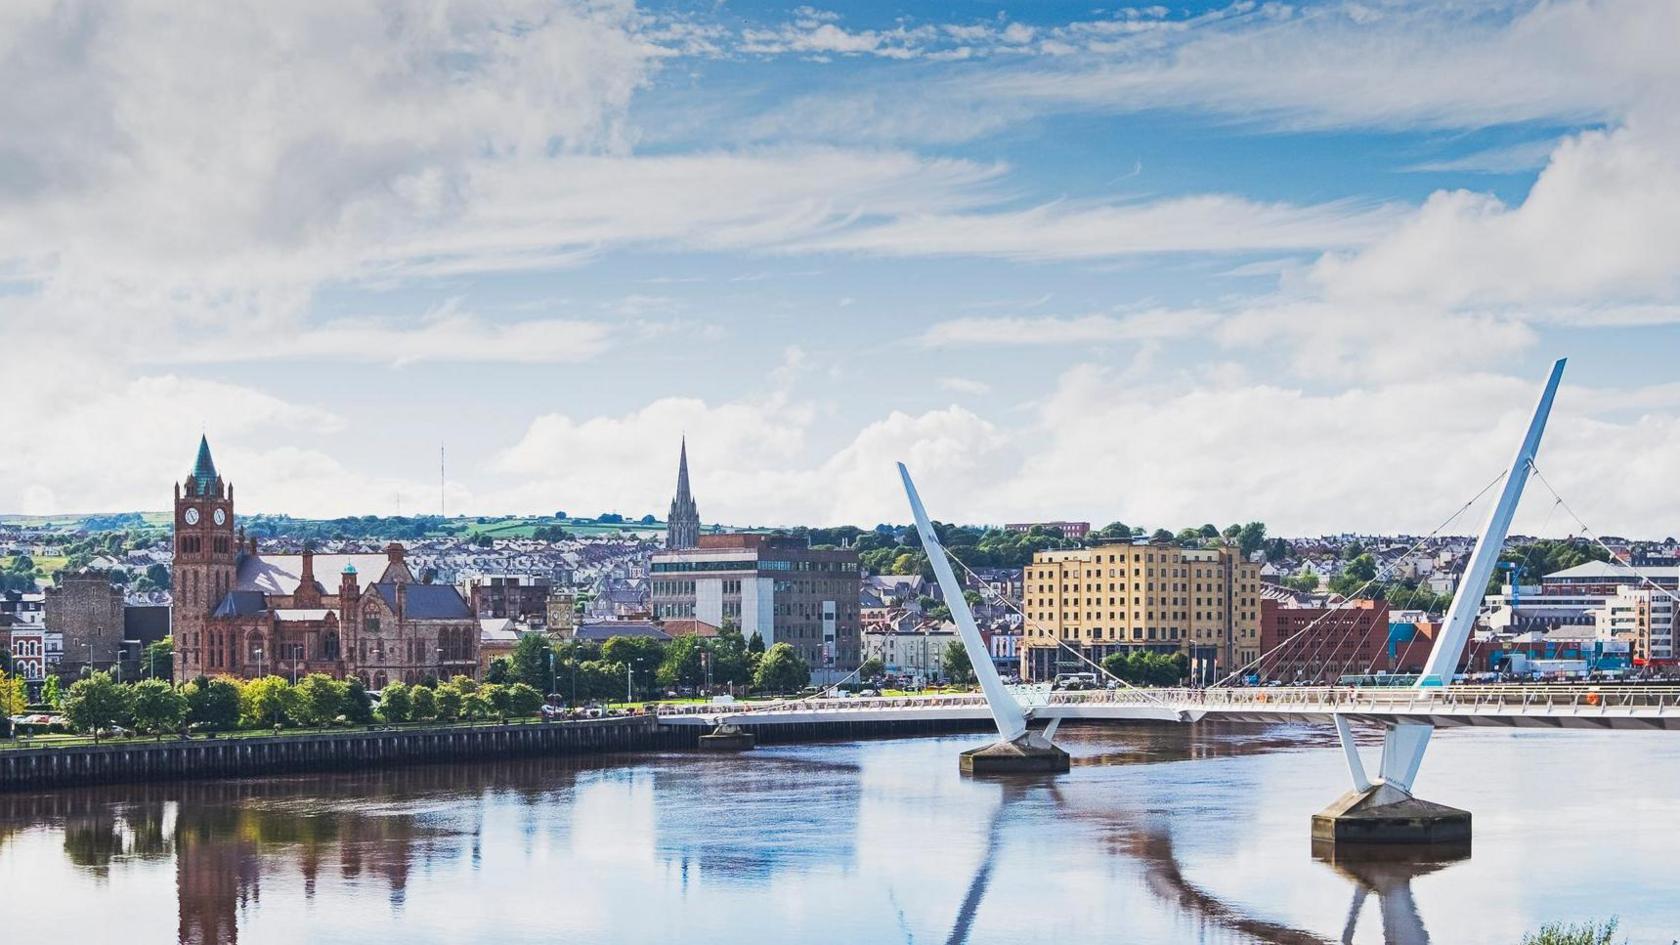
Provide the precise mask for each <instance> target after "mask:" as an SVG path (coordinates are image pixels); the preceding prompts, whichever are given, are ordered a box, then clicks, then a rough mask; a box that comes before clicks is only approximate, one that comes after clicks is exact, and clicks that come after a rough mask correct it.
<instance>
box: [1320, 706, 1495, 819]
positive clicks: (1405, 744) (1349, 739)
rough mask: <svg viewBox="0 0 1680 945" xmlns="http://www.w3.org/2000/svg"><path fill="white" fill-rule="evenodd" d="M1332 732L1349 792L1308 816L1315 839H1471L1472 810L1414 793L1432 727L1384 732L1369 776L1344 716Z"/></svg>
mask: <svg viewBox="0 0 1680 945" xmlns="http://www.w3.org/2000/svg"><path fill="white" fill-rule="evenodd" d="M1335 721H1336V734H1337V735H1338V736H1339V737H1340V738H1341V742H1342V752H1343V754H1344V755H1346V757H1347V764H1348V773H1349V774H1350V775H1352V777H1353V790H1351V791H1348V792H1347V793H1346V794H1343V795H1342V796H1341V797H1339V798H1337V799H1336V801H1335V802H1334V803H1332V804H1331V805H1330V806H1329V807H1326V808H1325V809H1323V810H1321V811H1319V812H1318V813H1316V814H1314V815H1313V818H1312V837H1313V841H1314V842H1315V843H1331V844H1342V843H1349V844H1432V845H1438V844H1455V843H1468V842H1469V840H1470V812H1469V811H1467V810H1460V809H1458V808H1456V807H1448V806H1447V805H1445V804H1437V803H1435V802H1433V801H1426V800H1423V799H1421V798H1417V797H1413V796H1412V781H1413V779H1415V778H1416V777H1417V772H1418V767H1419V766H1420V765H1421V764H1422V763H1423V752H1424V749H1425V748H1427V747H1428V746H1429V736H1430V735H1431V734H1433V733H1434V731H1435V727H1434V726H1433V725H1428V724H1423V723H1418V722H1399V723H1395V724H1391V725H1389V726H1388V727H1387V731H1386V732H1384V734H1383V754H1382V767H1381V769H1380V774H1379V776H1378V777H1376V778H1374V779H1373V778H1369V777H1367V776H1366V774H1365V763H1364V762H1363V761H1361V760H1360V758H1359V751H1358V748H1357V747H1356V746H1355V745H1354V742H1353V730H1352V728H1351V727H1350V726H1349V725H1348V721H1347V719H1346V718H1344V717H1342V716H1340V715H1337V716H1336V717H1335Z"/></svg>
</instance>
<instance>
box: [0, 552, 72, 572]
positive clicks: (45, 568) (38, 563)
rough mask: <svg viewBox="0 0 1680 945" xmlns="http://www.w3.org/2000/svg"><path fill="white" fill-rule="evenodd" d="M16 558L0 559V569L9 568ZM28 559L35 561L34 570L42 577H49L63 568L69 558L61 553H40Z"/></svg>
mask: <svg viewBox="0 0 1680 945" xmlns="http://www.w3.org/2000/svg"><path fill="white" fill-rule="evenodd" d="M16 560H17V558H15V557H10V556H8V557H7V558H5V559H4V560H3V561H0V570H4V571H9V570H11V567H12V562H14V561H16ZM29 560H31V561H33V562H35V570H36V571H37V572H39V573H40V574H41V575H42V576H43V577H51V576H52V575H53V572H55V571H62V570H64V566H65V565H66V564H68V563H69V562H70V559H69V558H66V557H64V556H63V555H41V556H39V557H31V558H30V559H29Z"/></svg>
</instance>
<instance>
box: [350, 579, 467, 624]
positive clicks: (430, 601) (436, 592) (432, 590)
mask: <svg viewBox="0 0 1680 945" xmlns="http://www.w3.org/2000/svg"><path fill="white" fill-rule="evenodd" d="M402 584H403V586H404V587H407V588H408V590H406V591H404V592H403V597H404V600H403V619H404V620H476V619H477V618H476V617H474V616H473V612H472V608H471V607H468V606H467V602H466V600H465V599H464V598H462V597H461V592H460V591H458V590H456V589H455V587H454V585H452V584H415V583H412V582H406V581H405V582H402ZM371 589H372V590H375V591H378V592H379V597H380V599H381V600H383V601H384V602H385V606H386V607H389V608H391V610H392V611H395V610H396V609H397V582H394V581H381V582H379V583H378V584H375V585H373V587H372V588H371Z"/></svg>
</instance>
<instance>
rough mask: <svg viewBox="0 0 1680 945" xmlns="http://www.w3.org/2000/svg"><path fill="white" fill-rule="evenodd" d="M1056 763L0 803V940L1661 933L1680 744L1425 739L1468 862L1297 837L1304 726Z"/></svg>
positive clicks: (1147, 734) (1180, 737) (585, 777)
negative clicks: (1330, 854)
mask: <svg viewBox="0 0 1680 945" xmlns="http://www.w3.org/2000/svg"><path fill="white" fill-rule="evenodd" d="M1058 740H1059V741H1060V742H1062V743H1063V744H1064V745H1066V747H1067V748H1068V749H1069V750H1070V751H1071V752H1072V753H1073V754H1074V768H1073V770H1072V772H1071V773H1069V774H1066V775H1061V776H1058V777H1054V778H1037V779H1033V778H1029V779H1024V780H1010V781H1006V782H996V781H974V780H971V779H967V778H964V777H962V776H961V775H960V774H959V773H958V771H957V760H956V755H957V752H958V751H959V750H961V749H962V748H965V747H969V746H972V745H975V744H979V743H981V742H983V741H984V739H982V738H980V737H977V736H965V737H945V738H916V739H902V740H893V741H885V740H883V741H862V742H831V743H822V744H811V745H790V746H768V747H764V748H760V749H758V750H756V751H753V752H750V753H748V754H745V755H741V756H704V755H698V754H692V753H664V754H649V755H639V756H618V757H610V758H594V759H555V758H549V759H524V760H517V761H507V762H496V763H483V764H470V765H469V764H461V765H439V766H419V767H412V768H405V769H395V770H385V771H372V772H365V773H359V774H330V775H309V776H296V777H285V778H262V779H251V780H245V781H235V782H203V783H176V784H158V785H139V786H127V787H110V788H100V789H85V790H75V791H60V792H54V793H43V794H30V795H0V897H3V901H4V903H5V918H4V919H3V920H0V929H3V930H4V932H3V933H0V941H10V942H19V943H25V942H31V943H33V942H45V941H52V940H56V941H70V942H86V943H103V942H125V943H127V942H132V943H137V945H143V943H154V942H159V943H161V942H171V941H180V942H229V943H231V942H236V941H237V942H241V943H250V945H255V943H286V945H297V943H303V942H309V943H319V942H331V943H338V942H344V943H358V945H367V943H402V945H423V943H433V942H435V943H449V945H476V943H490V942H498V943H500V942H535V941H549V940H552V941H559V942H567V943H572V942H612V943H641V942H649V943H655V942H657V943H664V942H672V943H758V942H763V943H778V945H807V943H809V945H821V943H876V942H880V943H944V942H970V943H976V945H978V943H1030V942H1055V943H1081V942H1116V943H1183V942H1192V943H1203V942H1207V943H1215V942H1219V943H1223V942H1277V943H1288V945H1296V943H1303V945H1304V943H1319V942H1340V941H1350V942H1362V943H1364V942H1369V943H1378V942H1397V943H1406V945H1421V943H1424V942H1436V943H1450V945H1457V943H1472V945H1473V943H1490V945H1494V943H1496V945H1515V943H1516V942H1517V941H1518V940H1519V939H1520V938H1521V936H1522V933H1523V932H1524V931H1526V930H1530V929H1533V928H1535V927H1537V926H1538V925H1540V924H1541V923H1543V922H1546V921H1550V920H1579V919H1586V918H1592V917H1609V916H1619V917H1620V920H1621V923H1622V928H1623V930H1624V932H1625V933H1627V935H1628V937H1629V939H1630V940H1631V941H1633V942H1635V943H1639V942H1660V943H1664V945H1667V943H1669V942H1671V941H1672V940H1673V939H1674V938H1675V937H1676V936H1680V804H1677V803H1676V801H1677V800H1680V738H1676V737H1674V736H1673V735H1672V734H1667V733H1662V732H1651V733H1641V732H1615V733H1596V732H1543V731H1528V730H1524V731H1498V730H1471V731H1462V730H1461V731H1453V732H1443V733H1438V734H1437V735H1436V738H1435V742H1434V744H1433V745H1432V746H1431V747H1430V751H1429V755H1428V757H1427V758H1426V759H1425V761H1424V769H1423V774H1422V776H1421V777H1420V779H1419V791H1420V795H1421V796H1423V797H1427V798H1429V799H1431V800H1436V801H1440V802H1443V803H1447V804H1453V805H1456V806H1460V807H1465V808H1468V809H1470V810H1472V811H1473V812H1474V815H1475V840H1474V847H1473V849H1472V850H1470V851H1468V853H1467V854H1466V852H1465V851H1437V852H1436V853H1434V854H1432V857H1434V859H1435V861H1434V862H1423V861H1415V860H1405V861H1400V862H1392V861H1383V860H1369V859H1356V860H1354V861H1352V862H1340V863H1335V862H1327V861H1326V860H1324V859H1320V858H1316V857H1315V856H1314V852H1313V850H1312V847H1311V843H1310V841H1309V838H1308V817H1309V816H1310V815H1311V814H1312V812H1313V811H1315V810H1317V809H1318V808H1320V807H1322V806H1323V805H1324V804H1326V803H1328V802H1329V801H1330V800H1332V799H1333V798H1334V797H1335V795H1337V794H1339V793H1340V792H1341V791H1342V790H1343V789H1344V788H1345V786H1346V784H1347V774H1346V769H1345V766H1344V765H1343V762H1342V759H1341V757H1340V753H1339V751H1338V749H1337V748H1336V745H1335V740H1334V736H1333V734H1332V733H1330V732H1329V731H1328V730H1326V729H1321V728H1317V727H1312V726H1270V727H1260V726H1243V725H1234V724H1203V725H1198V726H1168V725H1138V726H1130V727H1125V728H1114V727H1109V728H1078V729H1070V728H1064V729H1063V731H1062V733H1061V735H1060V736H1059V738H1058ZM1373 752H1374V748H1373ZM1372 763H1374V755H1373V758H1372Z"/></svg>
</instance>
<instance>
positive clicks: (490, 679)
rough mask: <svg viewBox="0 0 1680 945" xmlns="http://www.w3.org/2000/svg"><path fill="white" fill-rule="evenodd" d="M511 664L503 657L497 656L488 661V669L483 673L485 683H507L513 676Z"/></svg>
mask: <svg viewBox="0 0 1680 945" xmlns="http://www.w3.org/2000/svg"><path fill="white" fill-rule="evenodd" d="M512 667H513V664H512V663H511V662H510V661H509V660H508V658H507V657H505V656H498V657H496V658H495V659H493V660H491V661H490V667H489V668H488V669H486V670H485V671H484V681H485V682H486V683H490V684H494V685H501V684H502V683H505V682H507V681H508V677H509V676H511V675H512V674H513V669H512Z"/></svg>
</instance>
